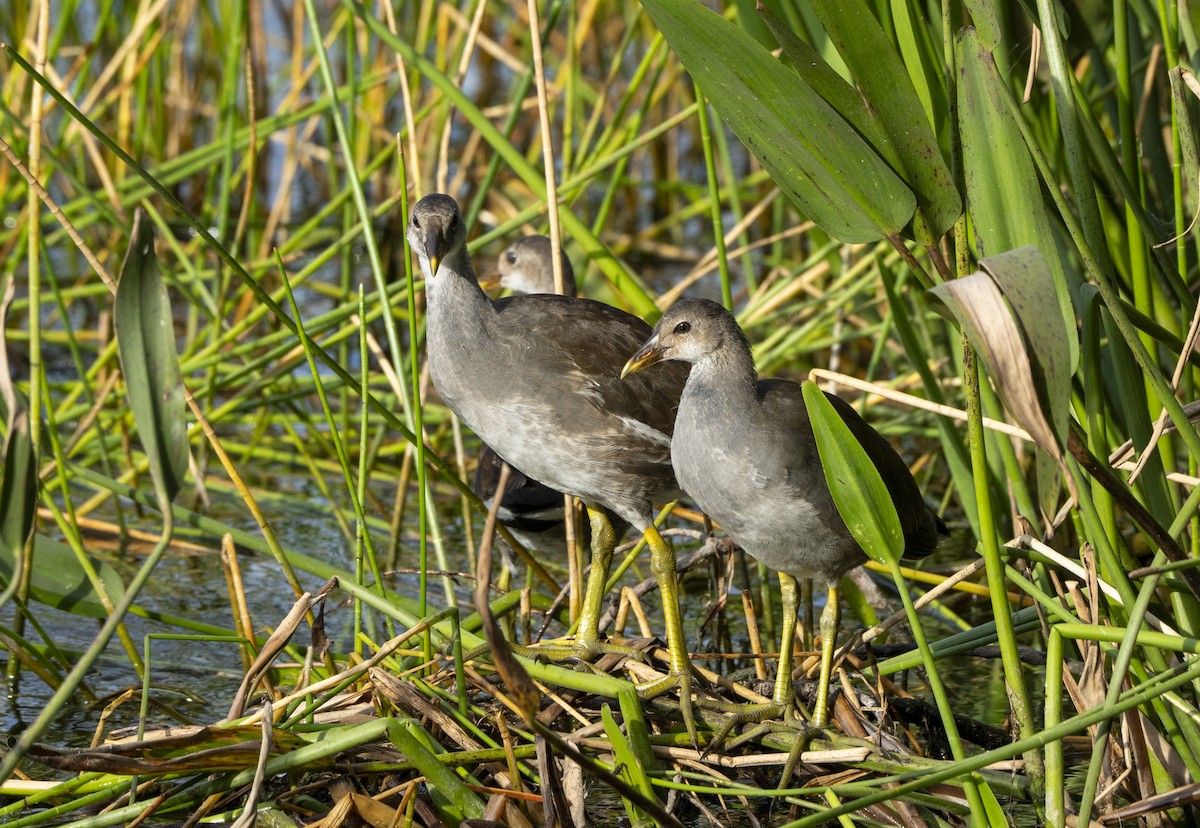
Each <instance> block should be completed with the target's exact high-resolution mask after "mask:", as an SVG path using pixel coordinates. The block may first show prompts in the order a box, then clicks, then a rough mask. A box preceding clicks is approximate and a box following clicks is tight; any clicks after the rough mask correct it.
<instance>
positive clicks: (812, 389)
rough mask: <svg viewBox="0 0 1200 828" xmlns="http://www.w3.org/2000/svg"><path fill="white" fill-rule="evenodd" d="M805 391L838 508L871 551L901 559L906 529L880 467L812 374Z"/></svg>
mask: <svg viewBox="0 0 1200 828" xmlns="http://www.w3.org/2000/svg"><path fill="white" fill-rule="evenodd" d="M803 391H804V406H805V408H807V409H808V418H809V421H810V422H811V423H812V430H813V436H814V437H816V439H817V453H818V454H819V455H820V457H821V468H822V469H823V470H824V472H825V482H826V483H827V484H829V491H830V492H831V493H832V494H833V502H834V504H836V505H837V510H838V514H839V515H841V516H842V520H843V521H844V522H845V524H846V528H847V529H849V530H850V534H851V535H853V536H854V539H855V540H856V541H858V545H859V546H861V547H862V548H863V551H864V552H866V553H867V556H868V557H870V558H871V559H872V560H875V561H879V562H880V563H882V564H885V565H890V564H891V563H894V562H896V561H898V560H899V559H900V555H901V553H902V552H904V532H903V530H902V529H901V528H900V518H899V517H898V516H897V515H896V505H895V504H894V503H893V502H892V496H891V495H890V494H888V490H887V486H885V485H884V482H883V478H881V477H880V476H879V470H878V469H877V468H875V464H874V463H872V462H871V459H870V458H869V457H867V452H866V450H865V449H863V447H862V444H860V443H859V442H858V440H857V439H855V437H854V435H853V434H852V433H851V432H850V427H849V426H847V425H846V422H845V420H843V419H842V417H841V415H840V414H838V413H837V410H836V409H834V407H833V403H831V402H829V399H828V398H827V397H826V396H825V392H824V391H822V390H821V389H820V388H818V387H817V385H816V383H814V382H813V381H812V380H807V381H805V383H804V385H803Z"/></svg>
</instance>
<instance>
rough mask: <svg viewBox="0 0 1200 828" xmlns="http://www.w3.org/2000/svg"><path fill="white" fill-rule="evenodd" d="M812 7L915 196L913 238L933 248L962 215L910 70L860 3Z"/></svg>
mask: <svg viewBox="0 0 1200 828" xmlns="http://www.w3.org/2000/svg"><path fill="white" fill-rule="evenodd" d="M810 3H811V5H812V8H813V10H814V11H815V12H816V13H817V16H818V17H820V19H821V24H822V25H823V26H824V27H825V31H826V33H828V35H829V37H830V38H831V39H832V40H833V42H834V44H835V45H836V46H837V49H838V53H839V54H841V56H842V59H843V60H845V61H846V65H847V66H848V67H850V72H851V74H852V75H853V76H854V80H855V83H856V85H857V87H858V90H859V92H861V94H862V96H863V99H864V101H865V102H866V106H867V107H868V108H869V110H870V111H871V112H872V113H873V114H874V115H875V117H877V118H878V119H879V123H880V124H881V125H882V127H883V130H884V132H886V133H887V134H888V136H889V137H890V138H891V142H892V146H893V147H894V149H895V151H896V154H897V155H898V156H899V158H900V165H901V168H900V169H899V170H898V172H899V173H900V175H901V177H902V178H903V179H904V180H905V181H906V182H907V183H908V185H909V186H910V187H912V189H913V192H914V193H916V197H917V215H916V216H915V217H914V218H913V229H914V230H915V232H916V236H917V239H918V240H919V241H921V242H922V243H923V244H925V245H926V246H930V245H933V244H936V243H937V240H938V239H940V238H941V236H942V234H943V233H945V232H946V231H947V230H949V229H950V227H951V226H952V225H953V224H954V221H955V220H956V219H957V218H958V216H959V215H960V214H961V213H962V199H961V198H959V195H958V190H957V188H955V186H954V179H953V177H952V176H951V175H950V168H949V167H948V166H947V165H946V161H945V159H943V158H942V152H941V149H940V148H939V147H938V143H937V138H936V137H935V135H934V133H933V127H932V125H931V124H930V121H929V118H928V116H927V115H926V111H925V109H924V108H923V107H922V105H921V100H920V99H919V98H918V97H917V92H916V89H914V88H913V84H912V80H911V78H910V77H909V74H908V70H907V69H906V67H905V65H904V63H903V61H901V60H900V56H899V55H898V54H897V53H896V48H895V46H893V45H892V42H891V40H889V39H888V36H887V35H886V34H885V33H884V31H883V27H882V26H880V25H879V21H878V20H877V19H876V18H875V15H874V14H873V13H872V11H871V9H870V8H868V7H867V4H866V3H865V2H864V0H810Z"/></svg>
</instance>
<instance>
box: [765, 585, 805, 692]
mask: <svg viewBox="0 0 1200 828" xmlns="http://www.w3.org/2000/svg"><path fill="white" fill-rule="evenodd" d="M799 589H800V585H799V584H798V583H797V582H796V579H795V578H793V577H792V576H791V575H788V574H787V573H786V572H780V573H779V597H780V599H781V601H780V603H782V604H783V635H782V636H780V639H779V667H778V669H777V670H776V671H775V692H774V693H773V694H772V695H771V701H772V702H773V703H774V704H776V705H779V706H780V707H781V708H782V710H781V711H780V712H781V713H787V711H788V709H789V708H790V707H791V706H792V695H793V694H792V661H793V659H794V656H793V649H794V648H795V646H796V611H797V610H798V609H799V608H800V596H799Z"/></svg>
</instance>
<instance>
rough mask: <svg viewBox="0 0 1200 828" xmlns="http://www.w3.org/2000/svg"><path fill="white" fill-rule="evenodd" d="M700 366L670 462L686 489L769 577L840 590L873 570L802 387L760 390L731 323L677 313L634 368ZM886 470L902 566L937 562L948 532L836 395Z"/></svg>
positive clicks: (715, 312)
mask: <svg viewBox="0 0 1200 828" xmlns="http://www.w3.org/2000/svg"><path fill="white" fill-rule="evenodd" d="M650 351H654V356H653V358H652V361H659V360H680V361H683V362H689V363H691V364H692V369H691V375H690V376H689V378H688V382H687V386H686V388H685V389H684V392H683V396H682V398H681V400H680V404H679V415H678V417H677V419H676V422H675V435H674V438H673V442H672V448H671V452H672V462H673V465H674V469H675V475H676V478H677V479H678V480H679V483H680V485H681V486H682V487H683V489H684V491H686V492H687V493H688V494H689V495H690V496H691V497H692V498H693V499H694V500H695V501H696V504H697V505H698V506H699V507H700V508H701V509H702V510H704V512H705V513H707V514H708V515H710V516H711V517H712V518H713V519H714V520H716V521H717V522H718V523H719V524H720V525H721V526H722V527H723V528H724V529H725V531H726V532H727V533H728V534H729V536H730V537H731V538H733V539H734V540H735V541H736V542H737V543H738V544H739V545H740V546H741V547H742V548H744V549H745V550H746V551H747V552H748V553H750V554H751V555H753V556H754V557H755V558H757V559H758V560H760V561H762V562H763V563H764V564H766V565H767V566H769V567H771V568H772V569H775V570H778V571H781V572H785V573H787V574H790V575H792V576H795V577H797V578H813V579H815V580H818V581H821V582H822V583H824V584H825V585H827V586H834V585H836V584H837V582H838V581H839V580H840V579H841V577H842V576H843V575H844V574H845V573H846V572H847V571H848V570H850V569H851V568H853V567H855V566H858V565H859V564H862V563H864V562H865V561H866V560H867V558H866V555H865V554H864V553H863V551H862V549H861V548H860V547H859V545H858V543H857V542H856V541H855V540H854V538H853V536H851V534H850V531H849V530H848V529H847V528H846V525H845V523H844V522H843V521H842V519H841V517H840V516H839V515H838V512H837V508H836V506H835V505H834V503H833V497H832V495H831V494H830V492H829V487H828V486H827V485H826V483H825V476H824V472H823V470H822V468H821V465H820V458H819V456H818V454H817V446H816V441H815V438H814V437H813V432H812V426H811V425H810V423H809V419H808V412H807V410H806V408H805V406H804V398H803V396H802V393H801V387H800V385H798V384H797V383H794V382H789V381H787V380H777V379H764V380H760V379H758V374H757V372H756V370H755V367H754V360H753V357H752V356H751V353H750V344H749V342H748V341H747V340H746V337H745V334H743V333H742V330H741V328H740V327H738V324H737V322H736V320H735V319H734V318H733V316H732V315H731V314H730V313H729V312H728V311H726V310H725V309H724V308H723V307H721V306H720V305H718V304H716V303H715V302H710V301H708V300H704V299H685V300H682V301H680V302H678V303H676V304H675V305H674V306H673V307H672V308H671V309H670V310H668V311H667V313H666V314H664V315H663V317H662V319H660V320H659V322H658V325H657V326H656V327H655V329H654V334H653V336H652V337H651V339H650V340H649V341H648V342H647V343H646V346H645V347H644V348H643V349H642V350H641V351H640V352H639V353H638V355H636V356H635V357H634V359H632V360H630V362H631V363H634V362H636V361H637V360H638V358H639V357H641V356H642V355H644V354H647V353H648V352H650ZM827 396H828V397H829V399H830V401H831V402H832V403H833V405H834V408H835V409H836V410H837V412H838V414H840V415H841V417H842V419H843V420H844V421H845V423H846V424H847V425H848V426H849V428H850V431H851V433H853V435H854V436H855V437H856V438H857V439H858V441H859V442H860V443H861V444H862V446H863V448H864V449H866V452H867V455H868V456H869V457H870V458H871V460H872V461H873V462H874V463H875V465H876V467H877V468H878V469H879V472H880V475H881V477H882V478H883V480H884V483H885V484H886V485H887V488H888V492H889V494H891V496H892V500H893V502H894V503H895V505H896V512H897V514H898V515H899V518H900V524H901V527H902V529H903V531H904V537H905V550H904V551H905V555H906V556H907V557H920V556H922V555H927V554H929V553H930V552H932V551H933V549H934V547H935V546H936V544H937V540H938V535H939V534H941V533H944V532H945V526H944V525H943V524H942V523H941V520H940V519H939V518H938V517H937V516H936V515H935V514H934V513H933V512H932V511H931V510H930V509H929V507H928V506H926V504H925V502H924V500H923V499H922V497H921V492H920V490H919V489H918V487H917V484H916V481H914V480H913V477H912V474H911V473H910V472H909V470H908V467H907V466H906V465H905V464H904V461H903V460H901V459H900V456H899V455H898V454H896V452H895V450H894V449H893V448H892V447H891V445H890V444H889V443H888V442H887V440H885V439H884V438H883V437H882V436H880V434H879V433H878V432H876V431H875V429H873V428H871V427H870V426H869V425H867V423H865V422H864V421H863V419H862V418H861V417H860V416H859V415H858V413H857V412H856V411H855V410H854V409H853V408H851V407H850V406H849V405H848V404H847V403H846V402H844V401H843V400H841V399H840V398H838V397H835V396H833V395H831V394H830V395H827Z"/></svg>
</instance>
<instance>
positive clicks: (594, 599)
mask: <svg viewBox="0 0 1200 828" xmlns="http://www.w3.org/2000/svg"><path fill="white" fill-rule="evenodd" d="M587 513H588V522H589V523H590V524H591V529H592V568H591V570H590V571H589V572H588V581H587V589H586V590H585V592H584V596H583V611H582V612H580V614H579V627H578V632H577V633H576V635H575V644H576V647H578V648H579V649H580V650H586V651H588V652H589V653H594V652H595V651H596V648H597V647H598V645H599V644H600V610H601V609H602V608H603V606H604V587H605V585H606V584H607V583H608V570H609V569H610V568H611V567H612V559H613V549H614V548H616V545H617V534H616V532H614V531H613V528H612V523H611V522H610V521H609V519H608V515H607V514H606V513H605V511H604V510H603V509H600V508H597V507H595V506H592V505H591V504H590V503H589V504H587Z"/></svg>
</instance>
